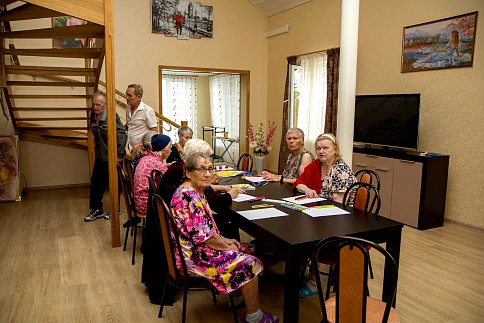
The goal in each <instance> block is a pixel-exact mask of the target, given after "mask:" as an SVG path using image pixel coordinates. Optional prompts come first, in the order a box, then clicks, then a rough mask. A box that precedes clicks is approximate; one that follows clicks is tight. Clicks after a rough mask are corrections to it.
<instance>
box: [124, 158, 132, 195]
mask: <svg viewBox="0 0 484 323" xmlns="http://www.w3.org/2000/svg"><path fill="white" fill-rule="evenodd" d="M123 163H124V169H125V171H126V174H127V175H128V180H129V183H130V185H131V188H133V187H134V168H133V163H132V162H131V160H129V159H128V158H126V157H125V158H123Z"/></svg>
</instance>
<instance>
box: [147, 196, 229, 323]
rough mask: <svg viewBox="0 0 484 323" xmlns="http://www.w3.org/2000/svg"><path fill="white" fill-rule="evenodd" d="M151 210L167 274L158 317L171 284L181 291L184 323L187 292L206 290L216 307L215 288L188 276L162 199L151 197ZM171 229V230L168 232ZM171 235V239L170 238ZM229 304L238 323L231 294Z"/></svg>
mask: <svg viewBox="0 0 484 323" xmlns="http://www.w3.org/2000/svg"><path fill="white" fill-rule="evenodd" d="M152 203H153V210H154V212H155V214H158V218H159V220H160V222H159V223H160V230H161V235H162V237H163V245H164V247H165V254H166V258H167V262H168V274H167V275H166V281H165V285H164V288H163V296H162V297H161V305H160V312H159V313H158V317H159V318H161V316H162V314H163V307H164V306H163V304H164V303H163V301H164V299H165V296H166V295H165V294H166V292H167V285H168V284H171V285H172V286H173V287H175V288H177V289H179V290H183V313H182V323H185V321H186V316H187V296H188V290H189V289H190V290H207V289H210V290H211V291H212V298H213V303H214V305H217V299H216V297H215V288H214V287H213V285H212V284H210V282H209V281H208V280H207V279H206V278H205V277H200V276H194V275H189V274H188V270H187V265H186V263H185V258H184V257H183V252H182V249H181V245H180V239H179V234H178V229H177V227H176V224H175V221H174V220H173V217H172V216H171V214H170V211H169V209H168V206H167V205H166V203H165V201H164V200H163V198H161V197H160V196H159V195H155V196H153V199H152ZM170 229H171V230H170ZM172 234H173V238H172ZM175 252H177V253H178V256H179V258H180V260H181V265H182V269H181V270H179V269H178V268H177V266H176V258H175ZM195 283H198V284H200V283H202V286H201V287H190V286H189V285H192V284H195ZM229 298H230V304H231V305H232V312H233V315H234V321H235V323H238V318H237V311H236V308H235V303H234V297H233V295H232V293H230V294H229Z"/></svg>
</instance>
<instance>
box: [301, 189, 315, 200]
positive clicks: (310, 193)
mask: <svg viewBox="0 0 484 323" xmlns="http://www.w3.org/2000/svg"><path fill="white" fill-rule="evenodd" d="M304 194H306V196H307V197H310V198H316V197H318V193H317V192H316V191H315V190H312V189H310V188H308V190H307V191H305V192H304Z"/></svg>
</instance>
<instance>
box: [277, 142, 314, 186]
mask: <svg viewBox="0 0 484 323" xmlns="http://www.w3.org/2000/svg"><path fill="white" fill-rule="evenodd" d="M304 154H309V155H310V156H311V160H314V156H313V154H312V153H311V152H310V151H309V150H307V149H306V148H305V149H303V151H301V153H300V154H299V155H297V156H296V159H295V160H294V162H293V163H292V164H291V159H292V157H293V156H294V155H293V153H290V154H289V157H287V163H286V167H284V172H283V173H282V176H283V177H284V178H291V179H292V178H298V177H299V168H301V163H302V158H303V156H304ZM303 171H304V169H303Z"/></svg>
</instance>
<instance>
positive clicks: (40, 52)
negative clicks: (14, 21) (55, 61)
mask: <svg viewBox="0 0 484 323" xmlns="http://www.w3.org/2000/svg"><path fill="white" fill-rule="evenodd" d="M3 52H4V54H5V55H18V56H44V57H66V58H97V57H98V56H99V54H100V53H101V49H100V48H63V49H60V48H53V49H4V50H3Z"/></svg>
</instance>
